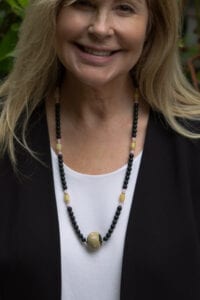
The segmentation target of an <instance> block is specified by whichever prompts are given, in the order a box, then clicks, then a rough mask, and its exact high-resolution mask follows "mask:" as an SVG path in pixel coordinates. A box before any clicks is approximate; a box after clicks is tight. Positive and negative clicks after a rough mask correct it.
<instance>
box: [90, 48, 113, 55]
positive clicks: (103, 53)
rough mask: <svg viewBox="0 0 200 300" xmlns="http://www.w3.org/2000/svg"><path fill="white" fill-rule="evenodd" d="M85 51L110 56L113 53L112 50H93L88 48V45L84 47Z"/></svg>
mask: <svg viewBox="0 0 200 300" xmlns="http://www.w3.org/2000/svg"><path fill="white" fill-rule="evenodd" d="M84 51H85V52H87V53H89V54H92V55H96V56H110V55H111V54H112V52H111V51H97V50H92V49H90V48H86V47H84Z"/></svg>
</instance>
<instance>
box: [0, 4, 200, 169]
mask: <svg viewBox="0 0 200 300" xmlns="http://www.w3.org/2000/svg"><path fill="white" fill-rule="evenodd" d="M63 2H65V3H66V4H67V5H69V4H71V3H73V2H75V0H71V1H70V0H68V1H66V0H65V1H63V0H32V1H30V5H29V7H28V9H27V11H26V16H25V19H24V21H23V23H22V26H21V29H20V33H19V41H18V44H17V47H16V59H15V62H14V66H13V69H12V71H11V73H10V74H9V76H8V78H7V79H6V80H5V82H4V83H3V84H2V85H1V87H0V97H1V98H2V101H1V106H2V107H1V117H0V155H3V154H4V153H5V151H7V152H8V154H9V156H10V158H11V161H12V162H13V163H15V147H14V142H15V140H17V141H18V142H20V143H21V144H22V145H23V147H25V148H26V149H27V151H29V152H30V153H31V154H33V153H32V150H31V149H29V147H28V145H27V143H26V134H25V133H26V128H27V123H28V120H29V118H30V115H31V113H32V112H33V110H34V109H35V108H36V106H37V105H38V104H39V102H41V101H42V99H44V98H45V97H46V96H47V95H48V93H49V92H50V91H51V90H52V89H54V88H55V87H56V85H57V84H59V82H60V81H61V79H62V71H63V67H62V65H61V63H60V62H59V60H58V58H57V55H56V51H55V48H54V39H55V28H56V16H57V14H58V11H59V9H60V6H61V5H62V4H63ZM146 2H147V5H148V9H149V15H150V18H149V32H148V36H147V40H146V42H145V45H144V50H143V54H142V56H141V58H140V60H139V62H138V63H137V65H136V66H135V67H134V69H133V76H134V77H135V80H136V81H137V83H138V85H139V88H140V92H141V94H142V96H143V97H144V99H146V101H147V102H148V103H149V104H150V106H151V107H152V108H154V109H156V110H157V111H159V112H161V113H162V114H163V115H164V116H165V118H166V120H167V121H168V123H169V124H170V126H171V127H172V128H174V130H176V131H177V132H179V133H180V134H182V135H184V136H187V137H190V138H197V137H199V135H197V134H194V133H192V132H190V131H188V130H186V129H185V128H184V127H183V126H181V125H180V123H179V122H178V121H177V117H178V118H179V117H180V118H183V119H189V120H199V119H200V95H199V94H198V93H197V92H196V91H194V89H193V88H192V87H191V86H190V84H189V83H188V82H187V80H186V79H185V77H184V75H183V72H182V70H181V64H180V61H179V55H178V39H179V32H180V14H181V11H180V5H179V4H178V1H171V0H146ZM179 2H180V1H179ZM22 115H23V123H22V124H21V121H20V120H21V116H22ZM19 126H21V127H22V135H21V138H20V137H19V136H17V135H16V130H17V128H18V127H19Z"/></svg>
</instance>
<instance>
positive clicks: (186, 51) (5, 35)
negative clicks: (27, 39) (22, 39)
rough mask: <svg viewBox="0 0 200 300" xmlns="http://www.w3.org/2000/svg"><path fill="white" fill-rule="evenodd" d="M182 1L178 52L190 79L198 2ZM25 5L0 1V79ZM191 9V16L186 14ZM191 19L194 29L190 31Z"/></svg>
mask: <svg viewBox="0 0 200 300" xmlns="http://www.w3.org/2000/svg"><path fill="white" fill-rule="evenodd" d="M172 1H175V0H172ZM182 1H184V3H185V4H184V5H185V19H184V20H185V21H184V25H185V26H184V30H183V37H182V39H181V41H180V50H181V58H182V63H183V65H184V68H185V72H186V74H187V75H188V77H190V74H189V71H188V69H187V62H188V60H189V59H190V58H191V57H193V56H195V55H198V54H200V0H192V1H191V0H182ZM27 4H28V0H0V78H3V77H4V76H6V75H7V74H8V72H9V71H10V69H11V67H12V62H13V58H14V48H15V45H16V42H17V38H18V30H19V26H20V23H21V21H22V19H23V16H24V10H25V7H26V6H27ZM191 9H192V14H193V15H192V16H190V14H189V13H188V11H189V10H191ZM193 19H195V28H193V29H190V27H191V26H190V23H191V22H193ZM191 20H192V21H191ZM191 30H192V31H191ZM195 69H196V72H197V77H198V78H199V81H200V66H199V65H198V64H197V66H195Z"/></svg>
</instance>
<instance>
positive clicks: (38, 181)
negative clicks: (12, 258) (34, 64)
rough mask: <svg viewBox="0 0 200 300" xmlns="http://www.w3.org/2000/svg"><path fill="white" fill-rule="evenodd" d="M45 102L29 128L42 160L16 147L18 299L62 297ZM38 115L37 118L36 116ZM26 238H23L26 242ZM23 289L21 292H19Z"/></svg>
mask: <svg viewBox="0 0 200 300" xmlns="http://www.w3.org/2000/svg"><path fill="white" fill-rule="evenodd" d="M44 111H45V109H44V106H43V105H42V107H40V108H39V109H37V110H36V111H35V112H34V114H33V117H32V119H31V122H30V124H33V125H31V126H32V127H31V128H29V131H28V140H29V137H30V140H29V142H30V143H29V145H30V148H31V149H33V150H36V151H37V152H36V156H38V157H39V159H40V160H41V162H39V161H37V160H35V158H32V157H31V156H30V155H29V154H26V153H25V152H23V149H20V151H19V165H20V170H21V173H22V174H23V175H22V176H21V179H20V185H19V196H18V201H20V208H19V212H18V220H17V224H16V231H15V238H16V239H17V243H16V245H17V246H16V250H15V251H16V257H17V261H18V263H17V268H16V273H17V274H16V278H17V279H16V280H15V283H14V287H12V288H15V289H16V291H15V294H16V295H19V294H21V296H22V295H23V296H22V297H21V299H29V300H32V299H34V300H35V299H48V300H60V299H61V258H60V241H59V225H58V216H57V208H56V202H55V192H54V185H53V177H52V169H51V156H50V148H49V137H48V130H47V122H46V117H45V113H44ZM38 119H39V120H38ZM25 241H26V242H25ZM29 270H31V272H29ZM22 291H23V292H22Z"/></svg>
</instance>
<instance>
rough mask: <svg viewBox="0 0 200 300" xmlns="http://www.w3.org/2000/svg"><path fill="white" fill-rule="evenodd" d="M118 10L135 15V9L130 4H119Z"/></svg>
mask: <svg viewBox="0 0 200 300" xmlns="http://www.w3.org/2000/svg"><path fill="white" fill-rule="evenodd" d="M117 10H118V11H120V13H123V14H133V13H135V9H134V8H133V7H132V6H131V5H129V4H119V5H118V6H117Z"/></svg>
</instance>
